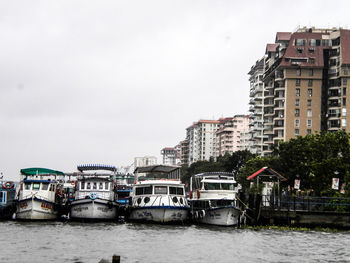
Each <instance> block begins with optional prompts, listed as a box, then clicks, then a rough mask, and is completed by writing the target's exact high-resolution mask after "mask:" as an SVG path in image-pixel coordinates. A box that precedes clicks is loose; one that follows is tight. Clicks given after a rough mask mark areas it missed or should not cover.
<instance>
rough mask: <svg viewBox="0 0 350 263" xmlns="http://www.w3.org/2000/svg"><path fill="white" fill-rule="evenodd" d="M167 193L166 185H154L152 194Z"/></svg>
mask: <svg viewBox="0 0 350 263" xmlns="http://www.w3.org/2000/svg"><path fill="white" fill-rule="evenodd" d="M167 193H168V189H167V187H166V186H155V187H154V194H155V195H157V194H158V195H166V194H167Z"/></svg>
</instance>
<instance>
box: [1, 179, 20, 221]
mask: <svg viewBox="0 0 350 263" xmlns="http://www.w3.org/2000/svg"><path fill="white" fill-rule="evenodd" d="M15 198H16V184H15V183H14V182H12V181H3V180H1V181H0V218H1V219H11V218H12V215H13V213H14V212H15V211H16V203H15Z"/></svg>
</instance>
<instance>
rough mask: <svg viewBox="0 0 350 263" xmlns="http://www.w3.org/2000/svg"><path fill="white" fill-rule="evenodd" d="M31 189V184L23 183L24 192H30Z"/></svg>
mask: <svg viewBox="0 0 350 263" xmlns="http://www.w3.org/2000/svg"><path fill="white" fill-rule="evenodd" d="M31 188H32V184H31V183H25V184H24V190H30V189H31Z"/></svg>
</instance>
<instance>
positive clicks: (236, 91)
mask: <svg viewBox="0 0 350 263" xmlns="http://www.w3.org/2000/svg"><path fill="white" fill-rule="evenodd" d="M349 10H350V2H349V1H346V0H344V1H338V0H333V1H323V0H317V1H314V0H308V1H305V0H304V1H300V0H295V1H287V0H285V1H272V0H270V1H261V0H260V1H236V0H225V1H224V0H198V1H193V0H176V1H175V0H173V1H170V0H147V1H146V0H125V1H121V0H113V1H105V0H99V1H89V0H81V1H78V0H73V1H72V0H51V1H46V0H43V1H37V0H32V1H27V0H23V1H18V0H12V1H5V0H0V173H3V175H4V178H5V179H9V180H18V179H19V172H20V169H22V168H28V167H45V168H51V169H55V170H60V171H63V172H74V171H76V166H77V165H79V164H89V163H102V164H109V165H115V166H127V165H131V164H132V163H133V161H134V157H140V156H146V155H150V156H156V157H158V163H160V162H161V157H160V151H161V149H162V148H164V147H173V146H175V145H176V144H178V143H179V142H180V141H181V140H184V139H185V136H186V128H187V127H189V126H190V125H191V124H192V123H193V122H195V121H198V120H200V119H218V118H221V117H230V116H231V117H232V116H234V115H236V114H248V102H249V81H248V79H249V76H248V72H249V70H250V68H251V66H252V65H253V64H254V63H255V62H256V61H257V60H258V59H260V58H261V57H262V56H263V55H264V53H265V47H266V44H267V43H273V42H274V40H275V35H276V32H278V31H280V32H294V31H295V30H296V29H297V28H298V27H299V26H300V27H303V26H307V27H312V26H315V27H321V28H329V27H343V28H349V24H350V19H349Z"/></svg>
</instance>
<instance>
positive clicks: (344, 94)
mask: <svg viewBox="0 0 350 263" xmlns="http://www.w3.org/2000/svg"><path fill="white" fill-rule="evenodd" d="M343 96H346V88H343Z"/></svg>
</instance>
